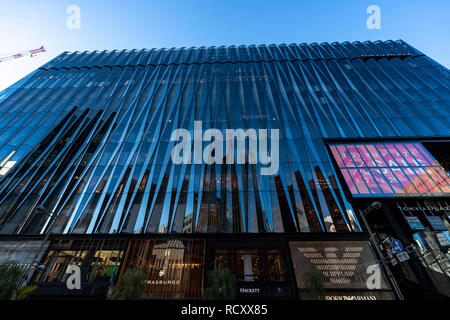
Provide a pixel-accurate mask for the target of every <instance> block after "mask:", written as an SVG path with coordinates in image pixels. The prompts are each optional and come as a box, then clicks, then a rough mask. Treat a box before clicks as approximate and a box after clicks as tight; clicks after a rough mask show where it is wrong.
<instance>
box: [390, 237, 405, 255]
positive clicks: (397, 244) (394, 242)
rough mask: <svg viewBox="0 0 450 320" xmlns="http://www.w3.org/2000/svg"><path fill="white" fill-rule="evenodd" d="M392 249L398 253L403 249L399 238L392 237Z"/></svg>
mask: <svg viewBox="0 0 450 320" xmlns="http://www.w3.org/2000/svg"><path fill="white" fill-rule="evenodd" d="M391 246H392V250H394V252H396V253H400V252H402V251H403V244H402V243H401V242H400V240H397V239H394V240H392V243H391Z"/></svg>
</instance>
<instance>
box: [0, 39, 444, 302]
mask: <svg viewBox="0 0 450 320" xmlns="http://www.w3.org/2000/svg"><path fill="white" fill-rule="evenodd" d="M449 75H450V73H449V71H448V69H447V68H445V67H443V66H441V65H439V64H438V63H436V62H435V61H433V60H431V59H430V58H428V57H427V56H425V55H424V54H423V53H421V52H419V51H418V50H417V49H415V48H413V47H412V46H410V45H408V44H407V43H405V42H403V41H401V40H399V41H385V42H382V41H376V42H353V43H350V42H343V43H330V44H329V43H322V44H317V43H313V44H304V43H303V44H290V45H268V46H266V45H261V46H254V45H250V46H229V47H225V46H221V47H200V48H179V49H176V48H171V49H152V50H122V51H117V50H115V51H94V52H72V53H69V52H64V53H62V54H61V55H59V56H58V57H56V58H55V59H53V60H52V61H50V62H49V63H47V64H45V65H44V66H42V67H41V68H39V69H38V70H36V71H34V72H33V73H31V74H30V75H28V76H27V77H26V78H24V79H22V80H21V81H19V82H18V83H16V84H15V85H13V86H11V87H10V88H8V89H6V90H5V91H3V92H1V93H0V236H3V237H5V238H6V239H8V241H12V240H11V239H13V240H14V239H17V241H20V239H22V238H27V237H38V238H39V236H41V237H42V236H43V235H44V234H46V233H52V234H53V235H57V236H59V237H63V238H64V239H72V238H71V237H75V238H76V237H80V236H81V237H83V239H89V237H90V235H91V237H92V238H95V239H96V241H97V240H98V238H99V237H101V236H102V235H104V236H105V237H112V236H114V235H117V237H119V236H120V237H121V238H120V241H122V239H127V236H126V235H130V237H141V238H136V239H135V240H130V241H134V242H133V243H131V242H130V243H129V244H126V245H125V244H124V245H123V246H122V244H121V245H120V248H116V247H114V246H112V247H114V248H112V247H111V248H109V247H108V246H107V247H108V248H109V249H108V248H107V249H104V250H109V251H108V252H110V253H111V252H113V253H114V254H113V253H111V255H110V256H108V257H106V256H105V258H104V260H105V261H106V260H108V261H109V262H108V266H109V265H112V264H117V262H118V261H119V260H120V261H122V260H124V261H127V262H126V263H124V265H139V264H142V263H144V264H145V262H143V261H140V262H139V261H137V257H136V255H139V254H141V253H142V252H144V251H145V252H152V251H155V252H156V251H158V250H157V248H161V250H163V249H164V248H165V249H164V250H169V251H170V250H171V252H175V251H176V252H178V251H179V255H180V258H179V259H178V260H180V261H181V262H180V261H178V262H177V263H181V264H185V263H188V262H186V261H189V264H192V265H194V264H195V267H196V268H201V269H205V270H204V272H206V271H207V270H208V268H213V265H214V264H217V261H222V260H223V261H225V262H224V263H228V264H230V266H231V265H233V266H234V267H233V268H240V269H239V271H236V272H237V273H239V274H240V277H241V278H242V279H241V280H242V281H244V280H245V279H257V278H258V275H261V276H262V277H263V278H265V279H266V278H267V279H272V278H273V279H283V281H285V282H286V283H288V282H294V281H290V280H289V277H290V276H289V273H290V271H289V270H288V269H289V268H291V267H290V266H292V261H290V259H289V258H288V257H287V254H288V252H289V245H286V246H285V247H284V251H283V252H284V253H280V252H279V251H277V250H279V248H273V251H270V250H269V251H267V252H266V251H265V252H264V253H262V254H261V255H260V256H261V257H262V258H261V259H260V260H259V258H256V260H257V261H263V262H264V264H265V265H266V267H264V268H263V267H253V269H255V270H256V271H254V272H253V271H252V270H251V269H252V267H251V266H252V265H254V264H255V263H256V262H255V263H253V264H252V261H253V260H255V259H254V256H258V255H259V253H258V252H259V251H258V250H259V249H255V250H256V251H252V250H251V248H244V249H242V250H244V251H242V250H241V249H239V248H236V247H234V246H231V247H230V248H222V247H220V246H219V247H220V248H219V247H218V248H215V249H214V250H210V251H211V252H215V253H211V254H210V256H209V255H208V254H207V253H208V250H209V249H208V247H209V245H208V244H206V248H205V244H204V243H203V242H202V241H203V240H202V239H204V238H202V237H204V236H205V235H218V237H220V235H227V237H229V236H231V237H232V236H233V235H234V234H236V235H245V236H249V237H251V236H252V235H254V239H257V238H258V237H261V235H265V236H268V237H271V235H273V236H279V235H290V236H292V237H294V238H292V241H297V240H299V238H295V237H305V236H307V235H311V236H312V237H317V239H319V240H320V239H322V240H324V241H330V240H331V241H340V240H349V238H346V237H352V236H355V237H361V235H362V234H366V233H365V231H366V230H365V228H364V226H363V224H362V222H361V219H360V218H359V216H358V215H359V213H358V210H359V209H360V208H362V206H363V205H366V203H364V201H365V200H367V199H371V200H372V199H375V198H389V199H394V198H395V199H403V198H405V199H407V200H408V201H411V199H416V198H421V197H426V198H427V199H432V200H433V199H438V200H439V201H440V203H441V204H442V205H443V206H444V207H445V205H444V203H445V204H446V205H447V209H444V210H441V211H442V212H441V211H440V213H439V214H438V215H440V217H441V218H442V219H443V220H442V221H441V222H442V223H443V224H444V225H445V226H446V227H447V228H448V226H449V221H448V215H449V214H450V210H448V209H449V207H448V203H450V202H449V201H448V199H449V196H450V179H449V174H448V172H449V168H448V158H446V153H445V151H444V152H443V151H442V150H444V149H445V147H439V146H438V147H433V148H431V147H430V148H428V147H427V143H430V144H432V143H433V142H436V141H437V143H438V144H439V143H440V144H441V145H442V146H445V143H447V142H448V141H449V140H450V138H449V137H450V108H449V105H450V91H449ZM198 123H200V124H201V130H200V133H199V130H198V126H197V127H196V124H198ZM177 129H185V130H186V132H188V133H189V134H190V135H191V136H192V137H194V139H195V137H196V136H197V137H198V134H200V137H202V138H203V139H202V138H200V140H205V136H203V133H204V132H206V131H207V130H209V129H215V130H216V132H221V133H223V134H225V132H226V131H227V130H238V129H242V130H244V132H246V133H249V131H247V130H255V132H259V133H260V132H261V131H264V130H267V131H268V132H270V134H269V139H270V138H273V136H272V132H273V130H278V132H279V139H278V142H277V147H278V148H279V160H278V161H277V159H274V157H270V156H268V157H267V158H269V159H270V161H272V163H273V162H276V164H277V170H276V173H275V174H273V175H262V174H261V169H262V168H263V167H264V164H262V163H261V161H252V156H253V155H252V154H251V152H250V150H251V148H250V144H251V137H250V134H248V136H249V137H250V139H249V140H248V145H249V147H248V148H247V151H246V152H244V154H243V155H242V156H243V158H244V159H245V161H243V162H239V161H237V163H236V161H230V158H228V157H225V156H224V157H223V158H220V159H216V161H215V163H208V162H207V161H206V162H205V161H203V162H202V161H195V159H191V160H188V161H187V162H184V163H182V164H177V163H174V162H173V161H172V153H173V150H174V147H175V146H176V144H177V141H174V139H171V138H173V137H172V134H173V132H174V131H175V130H177ZM244 139H245V138H244ZM206 140H207V139H206ZM211 140H212V138H211V137H210V139H209V141H211ZM271 141H272V145H271V146H270V147H269V148H268V149H269V150H268V152H267V155H269V154H271V155H272V156H273V155H274V147H275V146H274V144H273V141H274V140H271ZM208 144H209V142H205V141H203V144H201V145H200V148H201V150H203V149H204V148H205V147H207V146H208ZM244 146H246V144H245V140H244ZM447 146H448V144H447ZM237 147H238V139H236V144H235V143H234V140H233V144H232V149H227V152H231V151H233V154H234V155H235V156H236V157H238V153H239V152H240V150H238V149H237ZM195 148H197V147H196V146H195V144H192V145H190V147H189V149H190V151H191V152H192V154H194V153H195V151H196V150H195ZM260 148H261V144H260ZM244 149H245V148H244ZM436 150H438V152H436ZM439 150H440V151H439ZM216 151H217V150H215V152H216ZM194 158H195V157H194ZM259 160H261V159H259ZM446 161H447V162H446ZM355 199H357V200H356V201H355ZM389 201H390V200H389ZM442 205H441V207H442ZM393 228H394V229H395V228H396V227H395V226H394V227H393ZM440 232H442V236H440V237H441V238H442V241H444V242H445V239H447V242H448V239H449V237H448V230H447V231H443V230H441V231H440ZM180 234H181V235H180ZM342 234H345V235H342ZM146 235H151V236H158V235H159V236H161V237H162V238H159V240H149V239H146V238H145V236H146ZM178 235H180V236H183V235H187V236H188V238H176V237H177V236H178ZM196 235H198V239H194V238H195V236H196ZM171 236H174V237H175V238H170V237H171ZM334 236H335V238H333V237H334ZM330 237H331V238H330ZM340 237H344V238H345V239H342V238H340ZM418 237H419V236H418ZM419 238H420V237H419ZM108 239H110V238H108ZM117 239H119V238H117ZM164 239H166V242H164V241H165V240H164ZM227 239H232V238H227ZM333 239H335V240H333ZM355 239H356V238H355ZM358 239H359V238H358ZM358 239H357V240H358ZM350 240H351V239H350ZM359 240H360V239H359ZM5 241H6V240H5ZM14 241H15V240H14ZM58 241H61V239H59V240H58ZM70 241H72V240H70ZM77 241H78V240H77ZM83 241H87V240H83ZM98 241H100V240H98ZM105 241H106V240H105ZM108 241H110V240H108ZM111 241H112V240H111ZM116 241H119V240H116ZM124 241H125V240H124ZM285 241H289V240H288V239H287V238H286V239H285ZM412 241H413V240H412ZM417 241H418V240H417ZM350 242H351V241H350ZM120 243H121V242H120ZM296 243H297V242H293V243H291V244H290V245H291V250H292V245H294V244H296ZM327 243H328V242H327ZM345 243H346V242H345V241H344V242H343V243H342V246H345ZM366 244H368V243H367V239H366ZM74 245H75V244H74ZM77 245H78V246H81V245H80V244H77ZM194 247H195V248H194ZM168 248H169V249H168ZM339 248H340V247H339ZM361 248H362V247H361ZM441 249H442V248H441ZM441 249H439V250H440V252H441V253H442V255H443V257H444V258H445V257H446V259H448V256H449V255H448V251H447V253H446V252H445V250H444V249H442V250H441ZM67 250H68V249H67ZM71 250H72V249H71ZM80 250H81V249H80ZM80 250H79V251H77V250H75V249H73V250H72V251H73V252H78V253H80V252H81V253H80V254H85V255H87V254H88V253H89V252H90V251H89V250H87V251H83V250H81V251H80ZM99 250H100V249H99ZM128 250H132V253H129V252H128ZM177 250H178V251H177ZM202 250H203V251H204V253H200V251H202ZM249 250H250V251H249ZM339 250H341V249H339ZM342 250H344V249H342ZM364 250H365V251H364V252H366V250H369V249H367V248H364ZM372 250H373V248H372ZM116 251H117V252H116ZM241 251H242V252H243V253H242V252H241ZM344 251H345V250H344ZM369 251H370V250H369ZM58 252H59V251H58V250H56V249H52V245H50V246H49V248H48V250H47V255H46V256H45V257H44V258H43V259H44V260H45V259H47V260H45V261H51V260H52V259H59V258H55V257H59V256H58V254H59V253H58ZM83 252H84V253H83ZM93 252H94V251H93ZM99 252H100V251H99ZM190 252H195V254H193V255H194V256H193V257H187V256H188V255H189V254H190ZM245 252H247V253H245ZM255 252H256V253H255ZM78 253H77V254H78ZM116 253H118V254H116ZM64 254H66V253H64ZM131 254H133V255H134V256H133V258H132V257H131V256H130V257H129V258H126V256H128V255H131ZM142 254H143V253H142ZM177 254H178V253H177ZM204 254H205V256H204ZM161 255H163V254H161V253H155V255H153V257H147V258H146V259H147V264H146V265H140V266H139V268H141V269H142V270H146V272H147V273H148V274H152V276H151V279H150V278H149V280H148V281H147V283H149V284H150V283H152V281H156V280H153V278H154V277H155V275H154V274H155V272H157V271H158V270H157V268H159V265H158V266H157V265H156V264H157V263H156V262H155V261H159V262H158V263H159V264H160V265H164V262H163V261H162V258H161ZM240 255H241V256H242V255H243V256H242V257H241V258H242V259H244V262H242V263H243V264H242V265H241V266H240V267H239V264H240V263H241V261H240V260H239V259H240V258H239V256H240ZM284 255H286V256H284ZM244 256H245V257H244ZM367 256H370V254H369V253H367ZM93 257H95V254H94V256H93ZM247 257H250V258H247ZM252 257H253V258H252ZM258 257H259V256H258ZM67 259H69V258H67ZM83 259H84V257H83V258H82V260H83ZM92 259H94V258H92ZM127 259H128V260H127ZM173 259H175V260H177V258H176V257H175V258H173ZM173 259H172V260H173ZM204 259H206V260H204ZM221 259H222V260H221ZM227 259H228V260H227ZM374 259H375V258H374ZM69 260H70V259H69ZM69 260H68V261H69ZM172 260H170V261H172ZM175 260H173V261H175ZM235 260H236V261H235ZM368 260H370V259H368V258H367V259H365V261H368ZM64 261H65V260H64ZM92 261H95V259H94V260H92ZM152 261H153V262H152ZM191 261H194V262H191ZM374 261H375V260H374ZM64 263H65V262H64ZM89 263H90V264H89V265H90V267H89V268H88V267H86V270H88V269H89V271H86V272H88V273H87V274H86V277H87V278H86V279H88V278H89V277H90V278H89V279H91V280H89V281H90V282H93V281H92V279H93V278H92V275H93V274H94V275H95V274H96V273H97V269H95V266H93V265H92V263H94V262H89ZM105 263H106V262H105ZM258 263H259V262H258ZM246 264H248V265H246ZM302 265H304V263H303V264H302ZM208 266H209V267H208ZM184 267H186V266H184ZM184 267H180V266H178V267H173V268H172V269H170V268H169V269H170V270H172V271H171V272H172V273H173V275H176V274H178V273H179V274H180V277H181V278H182V279H197V278H198V279H199V278H202V280H201V281H202V283H201V284H200V285H199V284H198V282H197V283H195V284H193V283H182V284H181V287H180V288H185V287H189V286H190V287H195V290H196V291H195V293H191V294H186V293H184V292H183V290H182V289H177V288H169V289H167V290H166V289H165V290H166V291H164V293H161V292H154V290H153V289H151V288H148V289H147V294H148V295H149V296H155V297H167V296H168V295H170V293H171V292H176V293H175V294H174V297H175V296H176V297H185V296H186V297H193V296H195V297H200V296H201V291H202V289H201V288H202V285H203V277H202V276H200V275H201V274H202V272H203V271H201V272H198V271H197V270H190V271H189V272H188V271H186V270H184V269H182V268H184ZM50 268H52V267H50ZM177 268H181V269H177ZM249 270H250V271H249ZM271 270H280V271H277V272H276V274H272V273H271V272H272V271H271ZM55 272H56V271H51V270H48V274H47V275H45V276H44V274H43V275H38V276H37V278H36V276H35V279H41V280H39V281H43V280H42V279H60V280H61V281H62V278H63V276H62V275H61V274H57V273H55ZM248 272H251V273H252V274H247V273H248ZM449 272H450V271H448V269H446V270H444V271H443V272H441V274H447V275H448V274H449ZM41 273H42V272H41ZM44 273H45V272H44ZM103 273H104V272H103ZM103 273H102V270H101V271H100V273H99V275H100V274H101V275H102V276H101V277H104V278H106V277H108V275H105V276H104V275H103ZM121 273H123V270H121V271H120V272H119V270H116V271H114V272H112V273H111V274H112V275H111V277H113V278H114V280H116V278H117V277H118V276H119V275H120V274H121ZM89 275H91V276H89ZM101 277H100V278H101ZM292 277H294V273H292ZM355 278H358V277H356V276H355ZM291 280H292V279H291ZM46 281H47V280H46ZM52 281H53V280H52ZM174 281H175V280H174ZM189 281H191V280H189ZM192 281H194V280H192ZM251 281H253V280H251ZM358 281H359V282H361V281H360V279H359V278H358ZM244 282H245V281H244ZM248 282H250V281H248ZM266 282H270V281H269V280H267V281H266ZM297 282H298V283H301V280H300V279H299V278H298V277H297ZM175 283H176V281H175ZM386 283H387V282H386ZM388 286H389V285H388V284H386V287H385V288H384V289H386V288H387V287H388ZM297 289H299V288H296V287H294V291H295V290H297ZM386 290H387V289H386ZM293 296H295V295H293Z"/></svg>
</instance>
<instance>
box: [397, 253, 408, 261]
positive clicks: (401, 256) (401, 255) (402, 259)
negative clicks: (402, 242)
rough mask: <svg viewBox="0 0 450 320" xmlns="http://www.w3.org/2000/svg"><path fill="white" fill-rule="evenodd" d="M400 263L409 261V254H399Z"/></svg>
mask: <svg viewBox="0 0 450 320" xmlns="http://www.w3.org/2000/svg"><path fill="white" fill-rule="evenodd" d="M397 258H398V261H400V262H403V261H406V260H409V254H408V253H407V252H399V253H397Z"/></svg>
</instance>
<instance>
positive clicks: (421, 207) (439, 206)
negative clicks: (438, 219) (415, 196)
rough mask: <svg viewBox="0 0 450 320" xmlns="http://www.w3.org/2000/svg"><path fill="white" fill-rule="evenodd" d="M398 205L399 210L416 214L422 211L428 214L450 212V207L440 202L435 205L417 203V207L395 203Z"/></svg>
mask: <svg viewBox="0 0 450 320" xmlns="http://www.w3.org/2000/svg"><path fill="white" fill-rule="evenodd" d="M395 204H396V205H397V208H398V209H400V211H403V212H416V211H421V212H426V211H431V212H440V211H450V206H449V205H447V203H445V204H442V203H441V202H439V201H436V202H435V203H434V204H433V205H431V204H428V203H427V204H425V203H424V204H423V205H422V204H420V203H418V202H416V204H417V205H407V204H405V203H403V204H399V203H398V202H396V203H395Z"/></svg>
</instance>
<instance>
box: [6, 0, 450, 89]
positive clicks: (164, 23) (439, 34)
mask: <svg viewBox="0 0 450 320" xmlns="http://www.w3.org/2000/svg"><path fill="white" fill-rule="evenodd" d="M1 2H2V3H1V11H0V39H1V41H0V54H5V53H10V52H15V51H22V50H24V49H32V48H38V47H40V46H41V45H45V46H46V48H47V50H48V52H47V53H44V54H40V55H38V56H37V57H34V58H29V57H26V58H22V59H19V60H14V61H8V62H2V63H0V91H1V90H2V89H4V88H5V87H7V86H9V85H11V84H12V83H14V82H15V81H17V80H19V79H21V78H22V77H24V76H25V75H27V74H28V73H30V72H31V71H33V70H34V69H36V68H38V67H39V66H41V65H42V64H44V63H45V62H47V61H48V60H50V59H52V58H54V57H55V56H57V55H58V54H60V53H61V52H63V51H66V50H68V51H76V50H96V49H97V50H106V49H135V48H154V47H156V48H159V47H183V46H184V47H191V46H211V45H216V46H218V45H232V44H235V45H240V44H247V45H249V44H263V43H265V44H270V43H276V44H279V43H292V42H297V43H300V42H323V41H328V42H333V41H346V40H348V41H355V40H360V41H364V40H388V39H394V40H397V39H403V40H405V41H407V42H409V43H410V44H411V45H413V46H415V47H416V48H417V49H419V50H420V51H422V52H424V53H425V54H427V55H429V56H430V57H431V58H433V59H435V60H437V61H438V62H439V63H441V64H442V65H444V66H446V67H447V68H448V67H449V66H450V41H449V38H450V36H449V31H450V19H449V18H448V17H449V13H450V1H448V0H427V1H424V0H421V1H419V0H383V1H382V0H369V1H366V0H339V1H338V0H327V1H326V0H309V1H303V0H289V1H288V0H278V1H267V0H264V1H261V0H260V1H254V0H239V1H238V0H227V1H225V0H222V1H214V0H209V1H207V0H189V1H188V0H185V1H184V0H183V1H182V0H165V1H155V0H127V1H124V0H109V1H107V0H90V1H87V0H68V1H65V0H39V1H36V0H2V1H1ZM69 5H77V6H79V7H80V9H81V29H79V30H70V29H68V28H67V27H66V21H67V19H68V18H69V14H67V13H66V9H67V7H68V6H69ZM369 5H378V6H379V7H380V9H381V29H379V30H377V29H375V30H369V29H368V28H367V27H366V20H367V18H368V16H369V15H368V14H367V13H366V9H367V7H368V6H369Z"/></svg>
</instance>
